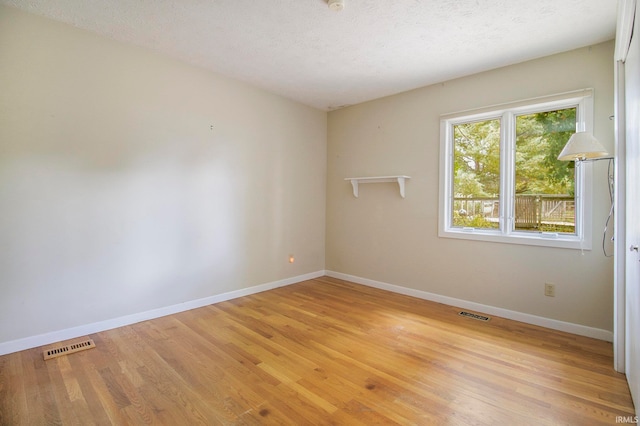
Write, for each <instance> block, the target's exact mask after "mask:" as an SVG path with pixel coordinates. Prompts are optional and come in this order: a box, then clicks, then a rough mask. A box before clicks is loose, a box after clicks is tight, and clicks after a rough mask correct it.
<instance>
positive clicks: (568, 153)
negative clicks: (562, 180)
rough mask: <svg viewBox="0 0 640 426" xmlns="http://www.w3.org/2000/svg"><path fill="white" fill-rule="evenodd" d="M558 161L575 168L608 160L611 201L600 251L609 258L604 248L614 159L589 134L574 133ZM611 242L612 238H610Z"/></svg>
mask: <svg viewBox="0 0 640 426" xmlns="http://www.w3.org/2000/svg"><path fill="white" fill-rule="evenodd" d="M558 160H560V161H575V162H576V166H579V164H580V163H581V162H583V161H598V160H610V161H609V170H608V171H607V177H608V180H609V199H610V200H611V208H610V209H609V216H608V217H607V221H606V223H605V225H604V232H603V234H602V251H603V252H604V255H605V256H606V257H611V256H612V255H609V254H607V250H606V248H605V240H606V235H607V230H608V228H609V222H610V221H611V217H612V216H613V206H614V203H613V188H614V181H613V170H612V169H613V164H612V163H613V160H614V158H613V157H612V156H611V155H610V154H609V153H608V152H607V150H606V149H604V147H603V146H602V144H601V143H600V141H598V139H596V138H595V137H594V136H593V135H592V134H591V133H588V132H576V133H574V134H573V135H571V137H570V138H569V141H568V142H567V144H566V145H565V146H564V148H562V151H561V152H560V155H558ZM611 240H612V241H613V238H611Z"/></svg>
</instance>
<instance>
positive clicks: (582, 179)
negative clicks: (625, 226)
mask: <svg viewBox="0 0 640 426" xmlns="http://www.w3.org/2000/svg"><path fill="white" fill-rule="evenodd" d="M592 99H593V98H592V91H591V90H590V89H587V90H581V91H579V92H572V93H570V94H565V95H558V96H553V97H547V98H542V99H536V100H534V101H530V102H519V103H514V104H509V105H501V106H500V107H496V108H487V109H485V110H483V111H477V112H475V113H464V114H450V115H447V116H443V117H442V119H441V159H440V174H441V185H440V224H439V235H440V236H441V237H451V238H464V239H476V240H485V241H495V242H507V243H517V244H531V245H544V246H553V247H565V248H582V249H590V248H591V241H590V240H591V238H590V231H591V226H590V224H591V217H590V202H591V196H590V179H589V176H590V167H591V166H590V164H589V163H580V164H578V165H577V166H576V165H575V163H574V162H566V161H558V160H557V157H558V154H559V153H560V151H561V150H562V148H563V147H564V145H565V144H566V143H567V141H568V140H569V137H571V135H572V134H573V133H574V132H576V131H577V130H587V131H591V130H592V123H591V121H592V120H591V117H592V115H593V114H592V109H593V106H592V105H593V101H592Z"/></svg>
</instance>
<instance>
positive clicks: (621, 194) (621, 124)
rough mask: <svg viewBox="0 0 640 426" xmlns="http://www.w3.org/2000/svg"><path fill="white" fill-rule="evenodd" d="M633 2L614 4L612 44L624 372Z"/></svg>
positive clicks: (617, 346)
mask: <svg viewBox="0 0 640 426" xmlns="http://www.w3.org/2000/svg"><path fill="white" fill-rule="evenodd" d="M635 12H636V0H618V19H617V24H616V42H615V56H614V59H615V62H614V66H615V71H614V72H615V73H614V79H615V81H614V86H615V89H614V96H615V101H614V125H615V169H614V179H615V201H614V203H615V204H614V208H615V216H614V239H615V244H614V271H613V277H614V278H613V281H614V295H613V315H614V317H613V367H614V369H615V370H616V371H618V372H620V373H624V372H625V362H626V359H625V350H626V340H625V333H626V308H625V306H626V285H625V282H626V281H625V275H626V250H627V241H626V235H625V234H626V227H625V223H626V196H625V194H626V137H625V131H626V121H625V83H624V81H625V65H624V61H625V60H626V58H627V54H628V52H629V44H630V43H631V36H632V34H633V22H634V18H635Z"/></svg>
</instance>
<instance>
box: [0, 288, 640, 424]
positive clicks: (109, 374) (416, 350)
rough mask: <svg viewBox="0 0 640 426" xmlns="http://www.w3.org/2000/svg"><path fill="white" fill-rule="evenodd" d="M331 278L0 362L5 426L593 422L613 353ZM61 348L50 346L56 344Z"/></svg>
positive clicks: (608, 417) (619, 386)
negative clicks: (48, 355)
mask: <svg viewBox="0 0 640 426" xmlns="http://www.w3.org/2000/svg"><path fill="white" fill-rule="evenodd" d="M458 311H459V309H456V308H454V307H450V306H446V305H441V304H437V303H432V302H427V301H424V300H419V299H414V298H411V297H407V296H402V295H397V294H393V293H388V292H385V291H381V290H377V289H372V288H368V287H363V286H359V285H356V284H353V283H349V282H345V281H341V280H336V279H332V278H327V277H323V278H319V279H316V280H310V281H305V282H302V283H299V284H295V285H291V286H287V287H283V288H279V289H275V290H271V291H268V292H264V293H259V294H255V295H252V296H248V297H243V298H239V299H235V300H232V301H228V302H223V303H218V304H216V305H211V306H207V307H204V308H200V309H195V310H192V311H188V312H184V313H180V314H176V315H172V316H169V317H164V318H159V319H155V320H152V321H146V322H143V323H139V324H135V325H132V326H127V327H122V328H119V329H116V330H111V331H106V332H101V333H97V334H92V335H90V336H89V337H90V338H92V339H93V340H94V341H95V343H96V345H97V347H96V348H95V349H90V350H88V351H84V352H79V353H75V354H71V355H68V356H63V357H59V358H55V359H52V360H49V361H43V359H42V350H44V349H48V348H49V347H45V348H38V349H32V350H27V351H23V352H19V353H15V354H9V355H5V356H1V357H0V424H2V425H49V424H64V425H91V424H98V425H110V424H112V425H139V424H162V425H196V424H202V425H218V424H219V425H258V424H278V425H289V424H290V425H324V424H337V425H371V424H403V425H429V424H436V425H441V424H442V425H444V424H447V425H516V424H517V425H558V424H562V425H598V424H609V425H611V424H615V423H616V417H617V416H634V411H633V405H632V402H631V398H630V395H629V390H628V388H627V384H626V381H625V378H624V376H623V375H621V374H618V373H616V372H614V371H613V368H612V347H611V344H610V343H606V342H602V341H598V340H593V339H589V338H585V337H580V336H575V335H571V334H566V333H561V332H555V331H551V330H547V329H543V328H540V327H535V326H530V325H526V324H522V323H518V322H514V321H510V320H505V319H501V318H492V319H491V321H489V322H488V323H484V322H481V321H478V320H474V319H471V318H464V317H461V316H459V315H457V313H458ZM51 346H54V345H51Z"/></svg>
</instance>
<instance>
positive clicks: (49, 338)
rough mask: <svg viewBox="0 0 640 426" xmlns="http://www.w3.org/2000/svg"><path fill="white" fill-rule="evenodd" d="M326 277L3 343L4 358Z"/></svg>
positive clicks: (315, 274)
mask: <svg viewBox="0 0 640 426" xmlns="http://www.w3.org/2000/svg"><path fill="white" fill-rule="evenodd" d="M323 275H325V271H317V272H311V273H309V274H304V275H298V276H296V277H291V278H285V279H283V280H279V281H273V282H269V283H265V284H260V285H257V286H253V287H248V288H243V289H241V290H235V291H230V292H228V293H222V294H217V295H215V296H210V297H205V298H202V299H197V300H191V301H189V302H184V303H179V304H177V305H171V306H165V307H163V308H158V309H152V310H150V311H145V312H140V313H137V314H131V315H125V316H123V317H119V318H113V319H109V320H105V321H99V322H94V323H91V324H85V325H81V326H78V327H72V328H67V329H64V330H58V331H52V332H50V333H45V334H39V335H36V336H30V337H25V338H22V339H17V340H11V341H8V342H1V343H0V355H6V354H9V353H13V352H18V351H23V350H25V349H31V348H36V347H38V346H42V345H48V344H50V343H55V342H60V341H63V340H68V339H75V338H76V337H81V336H86V335H87V334H92V333H98V332H100V331H105V330H111V329H114V328H118V327H123V326H125V325H131V324H135V323H138V322H142V321H147V320H150V319H154V318H160V317H164V316H167V315H171V314H176V313H178V312H184V311H188V310H190V309H196V308H200V307H203V306H207V305H212V304H214V303H219V302H224V301H226V300H231V299H236V298H238V297H243V296H249V295H251V294H256V293H260V292H263V291H267V290H271V289H274V288H278V287H284V286H287V285H291V284H295V283H298V282H301V281H306V280H311V279H314V278H318V277H321V276H323Z"/></svg>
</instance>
